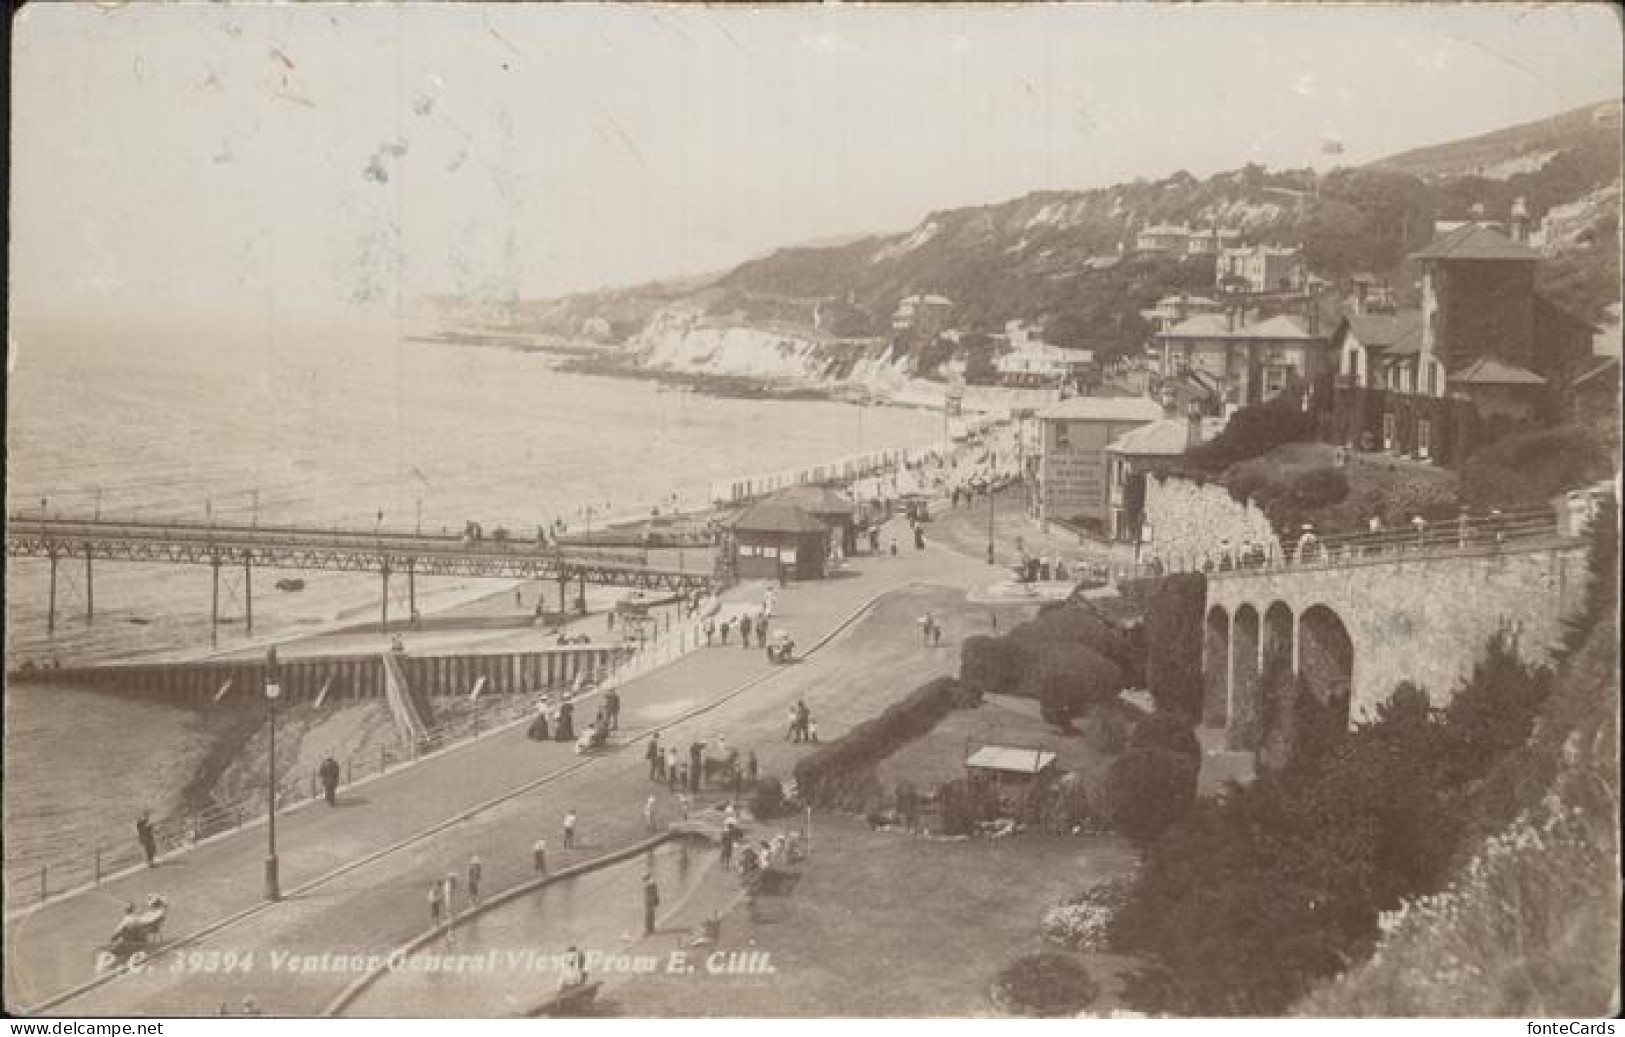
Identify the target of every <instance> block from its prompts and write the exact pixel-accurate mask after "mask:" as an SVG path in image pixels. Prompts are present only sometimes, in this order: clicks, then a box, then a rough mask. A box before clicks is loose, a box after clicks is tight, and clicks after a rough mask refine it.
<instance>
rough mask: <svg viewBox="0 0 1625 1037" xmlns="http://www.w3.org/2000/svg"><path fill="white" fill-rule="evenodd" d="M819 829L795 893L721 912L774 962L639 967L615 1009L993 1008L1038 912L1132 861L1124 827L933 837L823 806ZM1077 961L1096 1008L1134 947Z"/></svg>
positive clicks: (957, 1012) (861, 1011)
mask: <svg viewBox="0 0 1625 1037" xmlns="http://www.w3.org/2000/svg"><path fill="white" fill-rule="evenodd" d="M812 838H813V844H812V850H813V852H812V856H811V858H810V860H809V861H807V862H806V863H805V864H804V865H803V866H802V867H803V871H802V874H801V879H800V881H799V882H798V883H796V885H795V886H794V888H793V890H792V891H791V892H790V893H788V894H786V895H782V896H763V897H761V898H759V900H758V902H757V907H756V909H755V910H754V912H752V911H751V909H750V908H749V907H748V906H747V905H744V904H741V905H739V906H738V907H736V908H735V909H734V910H733V911H732V912H731V913H729V914H728V915H727V917H726V918H725V919H724V920H723V924H722V939H721V944H720V949H721V950H724V951H733V950H754V951H766V952H767V953H768V955H769V956H770V957H769V960H770V961H771V963H772V965H773V967H774V969H775V970H776V971H775V972H774V973H773V974H771V975H734V976H730V975H706V974H704V970H703V969H701V970H700V971H699V972H696V973H695V974H689V975H684V974H680V973H679V974H669V973H665V972H660V973H657V974H654V975H649V976H638V977H635V978H632V979H630V980H629V981H627V982H626V983H625V984H623V985H618V986H617V987H616V989H615V990H614V991H613V994H612V995H611V996H612V999H613V1001H614V1005H615V1009H616V1011H617V1013H618V1014H620V1015H624V1016H632V1017H650V1016H733V1017H738V1016H744V1017H753V1016H768V1017H797V1016H799V1017H808V1018H817V1017H820V1016H830V1015H838V1016H847V1017H850V1016H892V1017H899V1016H901V1017H920V1016H955V1017H966V1016H973V1017H975V1016H981V1017H986V1016H997V1015H1000V1014H1001V1013H1000V1012H999V1010H998V1009H997V1008H996V1007H995V1006H994V1004H993V1003H992V1001H991V1000H990V999H989V997H988V991H989V988H990V986H991V983H992V980H993V976H994V974H995V973H996V972H998V970H999V969H1000V968H1002V967H1003V966H1004V965H1006V964H1008V963H1009V962H1010V961H1012V960H1014V959H1015V958H1017V957H1019V956H1021V955H1023V954H1026V953H1029V952H1032V951H1037V950H1040V949H1043V948H1045V947H1046V946H1048V945H1046V944H1045V943H1044V942H1043V941H1042V940H1041V939H1040V938H1039V936H1038V923H1039V921H1040V919H1041V918H1042V917H1043V914H1044V911H1045V910H1046V909H1047V908H1048V907H1050V906H1052V905H1053V904H1055V903H1058V902H1059V901H1060V900H1062V899H1063V898H1064V897H1066V896H1067V895H1069V894H1072V893H1076V892H1079V891H1081V890H1083V889H1086V888H1088V887H1090V886H1092V885H1094V884H1096V883H1099V882H1104V881H1107V880H1110V879H1114V878H1118V877H1121V876H1124V875H1126V874H1127V873H1128V872H1129V870H1130V869H1131V867H1132V866H1133V863H1134V854H1133V852H1132V850H1130V848H1129V847H1128V844H1127V843H1126V842H1124V841H1122V840H1119V839H1116V838H1108V837H1062V836H1037V835H1021V836H1016V837H1013V838H1009V839H1003V840H999V841H997V842H993V841H988V840H971V841H958V842H935V841H931V840H927V839H924V838H920V837H916V836H909V835H905V834H902V833H900V832H875V831H871V830H870V829H869V828H868V826H867V825H865V824H864V823H863V822H862V821H860V820H858V819H856V818H849V817H839V816H828V815H818V816H815V818H814V820H813V837H812ZM753 914H754V916H755V917H754V919H753V918H752V915H753ZM1081 960H1083V961H1084V965H1085V967H1086V968H1087V969H1089V971H1090V974H1091V976H1093V977H1094V978H1095V979H1096V980H1097V981H1099V983H1100V985H1101V987H1102V990H1103V993H1102V997H1101V999H1100V1000H1099V1001H1097V1002H1096V1004H1095V1005H1093V1006H1091V1011H1099V1010H1102V1009H1109V1008H1110V1007H1112V1004H1113V1000H1112V999H1113V997H1114V994H1115V990H1116V983H1115V981H1114V979H1113V977H1114V976H1115V975H1116V973H1117V972H1118V971H1120V970H1121V969H1122V968H1123V967H1124V966H1125V964H1126V959H1121V958H1116V957H1112V956H1106V955H1091V956H1089V957H1087V958H1084V959H1081Z"/></svg>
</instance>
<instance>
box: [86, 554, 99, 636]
mask: <svg viewBox="0 0 1625 1037" xmlns="http://www.w3.org/2000/svg"><path fill="white" fill-rule="evenodd" d="M95 618H96V583H95V578H94V573H93V572H92V570H91V559H90V545H89V544H86V545H85V619H87V620H90V619H95Z"/></svg>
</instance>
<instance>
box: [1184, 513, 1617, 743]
mask: <svg viewBox="0 0 1625 1037" xmlns="http://www.w3.org/2000/svg"><path fill="white" fill-rule="evenodd" d="M1585 581H1586V541H1584V540H1582V539H1573V538H1561V537H1546V538H1542V539H1541V540H1539V541H1534V542H1528V541H1525V542H1517V543H1505V544H1483V545H1476V546H1472V545H1470V546H1466V547H1462V548H1461V549H1459V550H1456V549H1451V550H1445V551H1439V552H1427V553H1417V554H1412V555H1408V556H1407V555H1404V554H1398V555H1394V554H1389V553H1383V554H1381V555H1378V556H1375V557H1345V558H1342V559H1340V560H1339V561H1338V562H1336V563H1335V564H1330V563H1328V564H1322V565H1313V564H1309V565H1296V566H1292V565H1288V566H1282V567H1265V568H1257V569H1238V570H1227V571H1221V572H1210V573H1209V574H1208V583H1207V612H1206V616H1207V618H1206V624H1205V629H1204V638H1203V653H1202V662H1203V678H1204V685H1205V686H1204V695H1203V722H1204V724H1206V725H1208V726H1216V727H1225V728H1228V729H1229V732H1230V735H1229V741H1230V745H1231V748H1234V749H1252V748H1256V745H1257V737H1258V732H1257V731H1256V727H1257V725H1256V723H1254V718H1256V717H1257V716H1258V715H1259V714H1258V707H1259V693H1260V687H1261V677H1262V675H1263V674H1264V673H1265V672H1266V671H1268V670H1269V669H1270V668H1271V667H1272V666H1275V667H1290V670H1291V672H1292V673H1293V674H1295V675H1300V676H1302V677H1303V678H1304V680H1305V681H1306V682H1307V684H1308V686H1309V688H1310V690H1311V691H1313V692H1314V693H1315V694H1316V695H1317V696H1318V697H1320V698H1321V700H1322V701H1336V700H1338V699H1346V701H1347V702H1348V709H1349V715H1350V721H1351V722H1354V721H1358V720H1360V719H1363V718H1365V717H1368V716H1370V715H1371V714H1372V711H1373V710H1374V708H1375V707H1376V706H1377V705H1378V704H1379V703H1381V702H1383V701H1384V700H1386V699H1387V698H1388V696H1389V695H1391V694H1392V693H1393V690H1394V687H1395V686H1396V685H1397V684H1399V683H1400V682H1401V681H1407V680H1408V681H1411V682H1413V683H1414V684H1416V685H1417V686H1419V687H1421V688H1423V689H1424V690H1426V691H1427V693H1428V695H1429V697H1430V698H1431V699H1432V701H1433V703H1434V705H1436V706H1438V705H1443V704H1444V703H1445V702H1447V701H1448V700H1449V698H1450V696H1451V694H1452V693H1453V692H1454V690H1455V688H1456V687H1457V685H1458V683H1459V681H1460V680H1461V679H1462V678H1464V677H1466V676H1468V675H1469V674H1470V673H1471V671H1472V667H1473V664H1474V663H1475V662H1476V661H1477V660H1478V658H1479V657H1480V656H1481V655H1482V654H1483V651H1484V646H1485V644H1486V643H1487V641H1488V639H1489V638H1490V637H1491V636H1492V635H1493V634H1495V633H1496V632H1497V631H1502V630H1505V631H1507V632H1509V633H1510V634H1511V635H1512V636H1514V637H1515V638H1516V640H1517V644H1518V648H1519V651H1520V653H1521V654H1522V655H1523V656H1524V658H1526V659H1536V658H1546V657H1549V653H1550V650H1551V649H1552V648H1553V647H1554V646H1555V645H1556V644H1557V642H1558V640H1559V638H1560V637H1561V634H1562V622H1563V619H1564V618H1565V617H1566V616H1568V615H1569V614H1571V612H1572V611H1573V609H1574V608H1575V607H1577V606H1578V604H1579V601H1580V598H1581V595H1582V594H1583V592H1584V589H1585Z"/></svg>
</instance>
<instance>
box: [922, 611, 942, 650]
mask: <svg viewBox="0 0 1625 1037" xmlns="http://www.w3.org/2000/svg"><path fill="white" fill-rule="evenodd" d="M920 639H921V643H922V644H924V645H925V647H927V648H935V647H937V646H938V645H940V644H942V624H941V623H939V622H937V617H936V616H935V615H933V614H932V613H930V612H927V613H926V614H925V615H923V616H921V617H920Z"/></svg>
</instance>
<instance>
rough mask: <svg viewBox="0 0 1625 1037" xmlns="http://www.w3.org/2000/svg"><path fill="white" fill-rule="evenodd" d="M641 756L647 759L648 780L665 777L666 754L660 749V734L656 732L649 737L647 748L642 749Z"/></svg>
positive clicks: (657, 779)
mask: <svg viewBox="0 0 1625 1037" xmlns="http://www.w3.org/2000/svg"><path fill="white" fill-rule="evenodd" d="M643 758H644V759H645V760H648V761H649V780H650V781H659V780H660V779H661V778H663V777H665V776H666V775H665V770H666V754H665V753H664V752H662V751H661V749H660V734H659V732H656V733H655V735H654V737H652V738H650V739H649V748H648V749H646V750H644V752H643Z"/></svg>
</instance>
